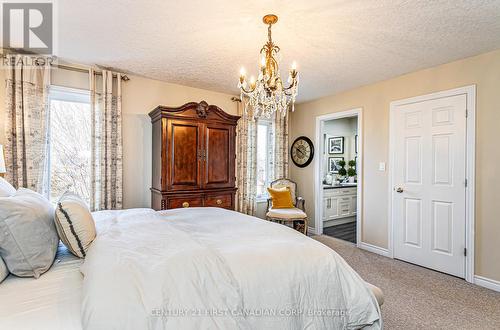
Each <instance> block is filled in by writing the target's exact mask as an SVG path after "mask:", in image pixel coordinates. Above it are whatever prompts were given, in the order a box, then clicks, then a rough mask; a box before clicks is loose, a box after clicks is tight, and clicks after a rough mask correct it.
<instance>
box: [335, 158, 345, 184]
mask: <svg viewBox="0 0 500 330" xmlns="http://www.w3.org/2000/svg"><path fill="white" fill-rule="evenodd" d="M337 164H338V165H339V166H340V168H339V173H338V174H339V177H340V178H342V179H343V178H344V177H345V176H346V175H347V171H346V169H345V164H346V163H345V161H343V160H339V161H338V163H337Z"/></svg>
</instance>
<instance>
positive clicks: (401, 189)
mask: <svg viewBox="0 0 500 330" xmlns="http://www.w3.org/2000/svg"><path fill="white" fill-rule="evenodd" d="M403 191H404V190H403V188H401V187H397V188H396V192H397V193H399V194H401V193H402V192H403Z"/></svg>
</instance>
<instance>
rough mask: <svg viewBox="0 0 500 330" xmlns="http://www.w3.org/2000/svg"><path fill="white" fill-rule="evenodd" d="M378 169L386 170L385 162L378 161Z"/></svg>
mask: <svg viewBox="0 0 500 330" xmlns="http://www.w3.org/2000/svg"><path fill="white" fill-rule="evenodd" d="M378 170H379V171H382V172H384V171H385V163H384V162H381V163H378Z"/></svg>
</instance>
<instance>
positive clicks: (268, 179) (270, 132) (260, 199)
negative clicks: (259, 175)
mask: <svg viewBox="0 0 500 330" xmlns="http://www.w3.org/2000/svg"><path fill="white" fill-rule="evenodd" d="M256 126H257V135H258V134H259V131H258V130H259V126H267V138H266V140H267V143H266V149H267V152H266V164H265V171H266V178H265V184H264V186H265V188H267V187H269V185H270V184H271V166H272V162H273V158H272V156H273V147H272V145H273V141H272V140H273V122H272V121H271V120H267V119H259V120H258V121H257V123H256ZM258 152H259V145H258V144H257V154H258ZM257 166H258V165H257ZM268 198H269V193H268V192H267V189H264V192H263V194H261V195H256V197H255V200H256V201H257V202H265V201H267V199H268Z"/></svg>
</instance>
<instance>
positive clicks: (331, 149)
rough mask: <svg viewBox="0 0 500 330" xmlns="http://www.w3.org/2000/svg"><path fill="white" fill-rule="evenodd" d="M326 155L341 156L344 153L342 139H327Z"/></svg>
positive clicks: (341, 137)
mask: <svg viewBox="0 0 500 330" xmlns="http://www.w3.org/2000/svg"><path fill="white" fill-rule="evenodd" d="M328 153H330V154H333V155H335V154H343V153H344V137H343V136H338V137H332V138H329V139H328Z"/></svg>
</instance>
